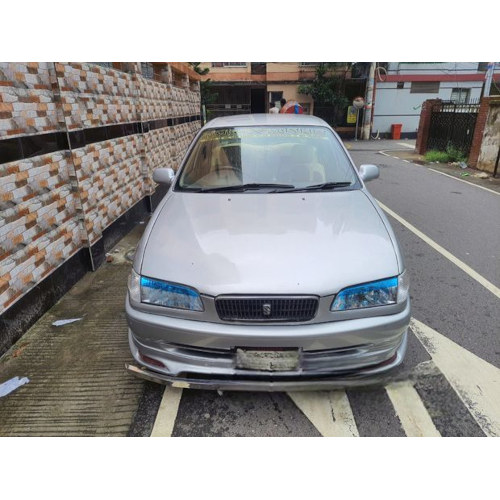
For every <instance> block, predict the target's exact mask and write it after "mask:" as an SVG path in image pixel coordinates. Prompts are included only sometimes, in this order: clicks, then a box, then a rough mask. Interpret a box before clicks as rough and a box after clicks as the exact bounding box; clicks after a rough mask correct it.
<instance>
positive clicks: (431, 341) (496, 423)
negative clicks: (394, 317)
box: [411, 318, 500, 436]
mask: <svg viewBox="0 0 500 500" xmlns="http://www.w3.org/2000/svg"><path fill="white" fill-rule="evenodd" d="M411 329H412V331H413V332H414V334H415V335H416V336H417V338H418V339H419V340H420V342H421V343H422V345H423V346H424V347H425V349H427V351H428V352H429V354H430V355H431V357H432V360H433V361H434V363H435V364H436V366H437V367H438V368H439V370H440V371H441V372H442V373H443V375H444V376H445V377H446V379H447V380H448V382H449V383H450V384H451V386H452V387H453V389H454V390H455V392H456V393H457V394H458V395H459V397H460V399H461V400H462V401H463V403H464V404H465V406H466V407H467V409H468V410H469V412H470V413H471V414H472V416H473V417H474V418H475V420H476V422H477V423H478V425H479V426H480V427H481V429H482V430H483V432H484V433H485V434H486V435H488V436H500V369H498V368H497V367H496V366H493V365H492V364H490V363H488V362H487V361H484V360H483V359H481V358H479V357H478V356H476V355H475V354H473V353H471V352H469V351H467V349H464V348H463V347H461V346H459V345H458V344H456V343H455V342H453V341H451V340H450V339H448V338H447V337H445V336H444V335H441V334H440V333H438V332H436V331H435V330H433V329H432V328H430V327H428V326H427V325H425V324H424V323H422V322H420V321H418V320H416V319H415V318H412V320H411Z"/></svg>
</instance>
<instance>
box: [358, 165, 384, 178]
mask: <svg viewBox="0 0 500 500" xmlns="http://www.w3.org/2000/svg"><path fill="white" fill-rule="evenodd" d="M379 175H380V171H379V169H378V167H377V165H361V167H359V176H360V177H361V179H363V181H364V182H368V181H372V180H373V179H378V176H379Z"/></svg>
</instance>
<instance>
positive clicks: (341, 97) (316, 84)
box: [298, 62, 351, 108]
mask: <svg viewBox="0 0 500 500" xmlns="http://www.w3.org/2000/svg"><path fill="white" fill-rule="evenodd" d="M350 67H351V63H345V62H338V63H320V64H318V66H316V74H315V76H314V80H313V81H312V82H311V83H306V84H302V85H299V88H298V91H299V93H300V94H306V95H310V96H312V98H313V99H314V103H315V104H318V105H320V106H334V107H337V108H344V107H345V106H347V105H348V104H349V101H348V99H347V98H346V96H345V93H344V89H345V79H346V73H347V71H348V70H349V69H350Z"/></svg>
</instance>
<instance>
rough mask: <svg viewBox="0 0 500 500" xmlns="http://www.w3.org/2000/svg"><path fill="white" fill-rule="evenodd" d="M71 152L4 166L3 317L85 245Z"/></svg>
mask: <svg viewBox="0 0 500 500" xmlns="http://www.w3.org/2000/svg"><path fill="white" fill-rule="evenodd" d="M73 176H74V171H73V169H72V165H71V162H70V158H69V153H68V152H67V151H64V152H57V153H52V154H47V155H42V156H39V157H35V158H32V159H29V160H23V161H19V162H11V163H5V164H0V210H1V217H0V312H1V311H2V310H3V309H6V308H8V307H9V305H11V304H12V303H13V302H14V301H15V300H16V299H18V298H19V297H20V296H22V295H23V294H24V293H25V292H26V291H27V290H29V289H30V288H32V287H33V286H34V285H36V284H37V283H38V282H39V281H40V280H41V279H43V278H44V277H45V276H47V275H48V274H49V273H50V272H51V271H52V270H54V269H55V268H57V267H58V266H59V265H60V264H61V263H62V262H64V261H65V260H67V259H68V258H69V257H71V255H73V254H74V253H75V252H76V251H77V250H79V248H80V247H81V244H82V231H81V224H80V223H79V220H78V214H77V208H78V206H79V199H78V195H77V194H76V193H75V191H74V188H73V186H74V184H73V181H72V180H71V177H73Z"/></svg>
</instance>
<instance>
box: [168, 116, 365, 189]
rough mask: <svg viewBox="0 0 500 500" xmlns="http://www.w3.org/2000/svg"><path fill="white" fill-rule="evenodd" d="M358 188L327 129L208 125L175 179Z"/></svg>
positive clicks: (210, 185) (192, 184)
mask: <svg viewBox="0 0 500 500" xmlns="http://www.w3.org/2000/svg"><path fill="white" fill-rule="evenodd" d="M357 186H358V181H357V177H356V175H355V173H354V171H353V167H352V165H351V163H350V162H349V159H348V158H347V155H346V154H345V152H344V150H343V149H342V147H341V145H340V143H339V141H338V140H337V138H336V137H335V136H334V134H333V133H332V132H331V131H330V130H329V129H328V128H326V127H319V126H309V127H308V126H300V127H298V126H287V127H283V126H280V127H271V126H262V127H257V126H255V127H228V128H218V129H208V130H206V131H205V132H203V134H202V135H201V136H200V137H199V139H198V141H197V142H196V144H195V145H194V147H193V149H192V151H191V153H190V155H189V157H188V159H187V161H186V163H185V165H184V168H183V169H182V172H181V174H180V176H179V180H178V182H177V189H180V190H182V191H198V192H210V191H215V192H216V191H231V190H234V191H242V192H247V191H255V190H259V189H261V190H267V191H268V192H290V191H297V190H302V189H306V188H307V190H308V191H309V190H311V191H314V190H329V189H350V188H353V187H357Z"/></svg>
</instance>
